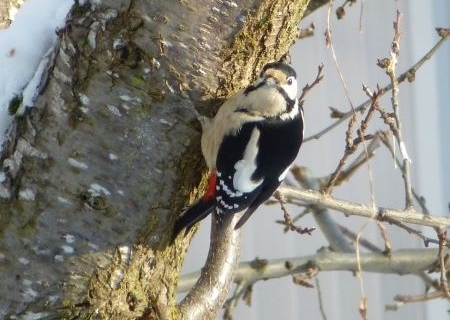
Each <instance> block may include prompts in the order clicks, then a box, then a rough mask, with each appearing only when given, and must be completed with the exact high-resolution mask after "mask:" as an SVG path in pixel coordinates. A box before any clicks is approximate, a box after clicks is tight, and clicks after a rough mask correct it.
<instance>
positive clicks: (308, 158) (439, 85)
mask: <svg viewBox="0 0 450 320" xmlns="http://www.w3.org/2000/svg"><path fill="white" fill-rule="evenodd" d="M341 4H342V1H339V2H337V5H341ZM327 9H328V8H327V6H324V7H323V8H321V9H319V10H317V11H316V12H314V13H313V14H311V15H310V16H308V17H307V18H305V19H304V20H303V21H302V22H301V27H302V28H307V27H309V25H310V24H311V23H314V25H315V31H314V33H315V34H314V36H313V37H310V38H306V39H303V40H299V41H297V43H296V45H294V47H293V48H292V51H291V58H292V63H293V65H294V67H295V69H296V70H297V73H298V74H299V88H300V89H301V88H302V87H303V86H304V85H305V84H306V83H311V82H312V81H313V80H314V78H315V75H316V73H317V67H318V65H319V64H323V65H324V75H325V79H324V81H323V82H322V83H321V84H320V85H319V86H317V87H315V88H314V89H313V91H312V92H310V94H309V95H308V96H307V98H306V102H305V104H304V111H305V120H306V130H305V136H306V137H308V136H310V135H311V134H314V133H317V132H318V131H319V130H321V129H322V128H324V127H326V126H327V125H329V124H330V123H332V122H333V120H332V119H330V116H329V115H330V111H329V107H334V108H337V109H339V110H341V111H348V110H350V104H349V102H348V98H347V97H346V94H345V91H344V89H343V86H342V84H341V82H340V80H339V76H338V73H337V70H336V67H335V64H334V62H333V59H332V54H331V51H330V49H329V48H327V47H326V45H325V37H324V32H325V30H326V28H327ZM397 9H398V10H400V12H401V14H402V19H401V25H400V28H401V41H400V59H399V64H398V67H397V74H398V75H399V74H401V73H402V72H404V71H406V70H407V69H408V68H409V67H411V66H412V65H413V64H414V63H415V62H417V61H418V60H419V59H420V58H422V57H423V55H424V54H425V53H426V52H427V51H428V50H429V49H430V48H431V47H432V46H433V45H434V44H435V43H436V42H437V41H438V40H439V37H438V36H437V34H436V31H435V30H434V28H435V27H450V2H449V1H448V0H434V1H419V0H412V1H393V0H378V1H362V0H359V1H357V2H356V3H355V4H354V5H352V6H351V7H349V6H346V7H345V11H346V14H345V17H344V18H343V19H342V20H337V18H336V14H335V10H336V6H335V7H334V8H333V9H332V13H331V29H332V37H333V45H334V47H335V51H336V55H337V60H338V63H339V64H340V67H341V70H342V74H343V76H344V78H345V82H346V85H347V88H348V91H349V96H350V99H351V101H352V103H353V105H354V106H357V105H359V104H360V103H362V102H363V101H365V100H367V97H366V95H365V93H364V92H363V91H362V84H366V85H367V86H369V87H370V88H371V89H372V90H374V89H375V88H376V85H377V84H379V85H380V86H381V87H383V86H385V85H386V84H388V83H389V78H388V77H387V75H386V74H385V72H384V70H382V69H380V68H379V67H377V66H376V61H377V59H381V58H384V57H388V56H389V50H390V44H391V41H392V37H393V32H394V31H393V21H394V20H395V17H396V10H397ZM449 84H450V43H449V42H448V41H447V43H445V44H444V46H443V47H442V48H441V49H440V50H439V51H438V52H437V54H436V55H434V56H433V57H432V59H431V60H430V61H428V62H426V64H425V65H424V66H423V67H422V68H421V69H420V70H419V71H418V72H417V74H416V80H415V81H414V82H413V83H406V82H405V83H403V84H401V85H400V93H399V102H400V115H401V120H402V124H403V134H404V139H405V142H406V147H407V150H408V153H409V156H410V157H411V158H412V164H411V174H412V182H413V187H414V188H415V189H416V190H417V191H418V193H419V194H421V195H422V196H424V197H425V199H426V202H427V205H428V208H429V210H430V211H431V212H432V213H434V214H440V215H448V211H449V210H448V202H449V199H450V197H449V195H450V172H449V170H448V167H449V164H450V163H449V161H450V160H449V159H450V143H449V142H450V141H449V140H450V139H449V138H450V126H449V125H448V122H449V120H450V109H449V102H448V101H450V90H449V89H450V85H449ZM389 98H390V95H389V94H388V95H386V96H385V97H384V98H383V99H382V105H383V106H384V107H386V108H387V109H388V110H391V104H390V101H389ZM377 127H383V124H382V121H381V120H380V119H378V116H377V119H374V120H373V121H372V126H371V128H370V130H372V131H374V130H376V129H377ZM346 128H347V122H345V123H344V124H341V125H340V126H339V127H338V128H336V129H335V130H333V131H331V132H329V133H328V134H326V135H325V136H323V137H322V138H320V139H319V140H312V141H309V142H307V143H305V144H304V145H303V147H302V150H301V151H300V154H299V157H298V159H297V164H298V165H301V166H306V167H308V168H309V169H310V170H311V172H312V175H313V176H317V177H322V176H325V175H328V174H330V173H331V172H332V171H333V170H334V169H335V167H336V165H337V163H338V161H339V159H340V158H341V156H342V155H343V152H344V146H345V143H344V135H345V131H346ZM370 130H369V131H370ZM370 168H371V172H372V180H373V191H374V197H375V201H376V204H377V205H379V206H386V207H393V208H400V209H402V208H403V207H404V201H405V200H404V189H403V181H402V178H401V173H400V172H399V170H398V168H396V167H395V165H394V162H393V160H392V157H391V156H390V154H389V152H388V151H387V150H386V149H385V148H383V147H381V148H380V149H379V150H378V151H377V155H376V156H375V157H374V158H373V159H372V160H371V161H370ZM288 179H289V178H288ZM333 195H334V196H336V197H338V198H342V199H347V200H351V201H354V202H361V203H364V204H370V199H371V192H370V184H369V171H368V169H367V166H363V167H362V168H361V169H360V170H359V171H358V172H357V174H355V175H354V176H353V177H352V178H351V180H350V181H349V182H347V183H346V184H344V185H343V186H341V187H338V188H335V189H334V191H333ZM289 211H290V213H291V215H297V214H298V213H299V212H301V211H302V208H295V207H289ZM335 217H336V219H337V220H338V221H339V222H340V223H341V224H342V225H344V226H346V227H347V228H350V229H352V230H353V231H355V232H358V231H359V230H361V228H363V226H364V228H363V229H362V235H363V237H365V238H367V239H369V240H370V241H372V242H373V243H375V244H377V245H379V246H380V247H382V248H383V240H382V239H381V237H380V232H379V230H378V228H377V226H376V224H375V223H374V222H369V223H368V224H367V225H366V222H367V220H366V219H362V218H357V217H349V218H345V217H344V216H343V215H342V214H340V213H337V212H336V213H335ZM281 218H282V212H281V209H280V206H279V205H272V206H265V207H263V208H260V209H259V210H258V211H257V213H256V214H254V215H253V217H252V218H251V219H250V220H249V222H248V223H247V224H246V225H245V226H244V227H243V239H242V249H241V260H242V261H248V260H253V259H255V257H259V258H264V259H276V258H283V257H295V256H305V255H309V254H314V253H315V252H317V250H319V249H320V248H321V247H326V246H328V244H327V242H326V240H325V238H324V237H323V235H322V234H321V232H320V230H316V231H315V232H313V234H312V235H311V236H309V235H299V234H295V233H292V232H290V233H287V234H284V233H283V227H282V226H281V225H279V224H275V223H274V221H275V220H278V219H281ZM299 223H300V224H301V226H303V227H316V224H315V222H314V220H313V218H312V217H311V216H306V217H305V218H303V219H302V220H300V221H299ZM209 224H210V221H209V219H208V220H206V221H204V222H202V225H201V228H200V230H199V232H198V233H197V234H196V235H195V237H194V239H193V242H192V245H191V247H190V249H189V252H188V255H187V260H186V262H185V265H184V270H183V274H184V273H188V272H192V271H196V270H199V269H200V268H201V267H202V266H203V264H204V260H205V258H206V255H207V250H208V246H209V230H210V228H209ZM424 232H426V233H428V234H429V235H430V236H431V237H436V234H435V232H433V230H430V229H424ZM388 235H389V237H390V240H391V243H392V246H393V249H400V248H411V247H415V248H422V247H423V242H422V241H420V240H419V239H418V238H417V237H415V236H413V235H409V234H407V233H406V232H405V231H403V230H401V229H399V228H395V227H389V226H388ZM318 278H319V281H320V287H321V292H322V299H323V303H324V311H325V313H326V315H327V318H328V319H333V320H344V319H345V320H353V319H361V317H360V316H359V313H358V304H359V301H360V298H361V296H362V294H361V284H360V281H359V280H358V279H357V278H356V277H354V275H353V274H352V273H351V272H322V273H320V274H319V276H318ZM362 278H363V284H364V292H365V295H366V297H367V299H368V319H386V320H391V319H392V320H393V319H396V320H403V319H408V320H419V319H425V320H431V319H433V320H441V319H442V320H444V319H449V314H448V311H447V310H448V309H449V308H450V304H449V303H448V302H447V301H443V300H440V301H432V302H428V303H417V304H408V305H404V306H402V307H400V308H399V309H398V311H395V312H393V311H385V306H386V305H388V304H393V297H394V296H395V295H397V294H402V295H418V294H422V293H424V285H423V283H422V282H421V281H420V279H418V278H417V277H414V276H402V277H401V276H398V275H377V274H370V273H367V272H364V273H363V275H362ZM312 283H313V284H314V281H312ZM252 298H253V299H252V306H251V307H248V306H246V305H245V304H244V302H240V303H239V305H238V307H237V309H236V310H235V313H234V319H238V320H240V319H248V320H253V319H259V320H263V319H302V320H303V319H323V318H322V316H321V315H320V311H319V302H318V292H317V290H316V289H315V288H305V287H301V286H297V285H295V284H293V282H292V278H291V277H286V278H283V279H272V280H269V281H264V282H258V283H256V284H255V286H254V287H253V297H252ZM221 317H222V316H220V317H219V318H218V319H220V318H221Z"/></svg>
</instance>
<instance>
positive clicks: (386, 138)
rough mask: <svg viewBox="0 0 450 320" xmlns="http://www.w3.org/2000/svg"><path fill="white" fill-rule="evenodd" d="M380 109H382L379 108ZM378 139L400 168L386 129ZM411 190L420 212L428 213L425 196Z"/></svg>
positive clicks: (401, 164) (400, 165) (400, 163)
mask: <svg viewBox="0 0 450 320" xmlns="http://www.w3.org/2000/svg"><path fill="white" fill-rule="evenodd" d="M381 110H382V109H381ZM379 137H380V140H381V142H383V144H384V145H385V146H386V147H387V149H388V150H389V152H390V153H391V155H392V158H393V159H394V161H395V163H396V165H397V166H398V167H399V168H400V169H401V170H403V169H402V167H403V163H402V162H400V160H399V159H398V158H397V157H396V156H395V152H394V147H393V145H392V143H391V139H389V134H388V133H387V132H386V131H381V132H380V134H379ZM411 192H412V194H413V196H414V198H415V199H416V201H417V202H418V203H419V205H420V208H421V209H422V212H423V213H424V214H430V211H429V210H428V208H427V205H426V203H425V198H424V197H423V196H421V195H419V194H418V193H417V192H416V191H415V190H414V188H412V189H411Z"/></svg>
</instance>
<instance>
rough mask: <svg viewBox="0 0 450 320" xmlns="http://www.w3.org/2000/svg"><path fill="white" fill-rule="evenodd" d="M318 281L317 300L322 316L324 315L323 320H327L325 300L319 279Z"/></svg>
mask: <svg viewBox="0 0 450 320" xmlns="http://www.w3.org/2000/svg"><path fill="white" fill-rule="evenodd" d="M315 280H316V281H315V282H316V290H317V299H318V300H319V310H320V314H321V315H322V319H323V320H327V314H326V313H325V308H324V304H323V298H322V290H321V289H320V281H319V279H318V278H316V279H315Z"/></svg>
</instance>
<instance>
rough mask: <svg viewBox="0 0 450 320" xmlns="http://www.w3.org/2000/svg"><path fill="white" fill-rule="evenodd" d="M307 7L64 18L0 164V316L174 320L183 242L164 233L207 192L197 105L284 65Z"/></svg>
mask: <svg viewBox="0 0 450 320" xmlns="http://www.w3.org/2000/svg"><path fill="white" fill-rule="evenodd" d="M306 2H307V1H302V0H298V1H288V0H285V1H272V0H266V1H261V0H259V1H258V0H247V1H241V2H239V3H237V2H236V3H234V2H232V1H219V0H217V1H214V0H209V1H207V0H196V1H175V0H173V1H157V0H120V1H118V0H114V1H113V0H105V1H101V2H99V1H95V3H96V4H95V5H91V4H87V5H86V6H83V7H75V8H74V9H73V11H72V17H71V18H70V21H69V23H68V25H67V27H66V28H65V30H61V32H60V40H59V46H58V48H57V51H56V59H55V66H54V69H53V71H52V72H51V74H50V77H49V79H48V80H47V83H46V86H45V88H44V90H43V92H42V94H41V95H40V96H39V98H38V101H37V104H36V107H35V108H33V109H30V110H28V111H27V112H26V113H25V115H24V116H20V117H17V118H16V120H15V122H14V124H13V127H12V129H11V132H10V138H9V139H8V141H7V143H6V145H5V146H4V150H3V154H2V164H3V167H2V170H3V171H4V173H5V179H4V180H3V181H2V184H1V186H0V196H1V197H2V200H3V201H2V203H1V204H0V231H1V232H0V270H1V271H0V272H1V274H2V276H1V278H2V279H1V283H0V317H2V318H3V317H6V318H8V317H11V316H16V315H23V314H26V313H28V314H33V313H34V314H36V313H38V314H39V315H41V316H45V315H51V316H52V317H55V318H61V317H65V318H81V319H97V318H98V319H136V318H146V319H176V318H177V317H178V312H179V311H178V309H177V308H176V305H175V298H174V297H175V289H176V283H177V277H178V273H179V270H180V267H181V265H182V262H183V257H184V253H185V251H186V249H187V246H188V244H189V238H186V239H182V240H181V239H178V240H177V241H175V243H174V244H173V245H171V244H170V239H171V236H172V235H171V230H172V226H173V223H174V221H175V219H176V217H177V215H178V213H179V212H180V210H181V209H182V208H183V207H184V206H185V205H187V204H188V203H189V202H190V201H192V200H193V199H194V198H196V197H197V196H198V193H199V191H198V190H201V189H202V185H203V184H204V181H203V180H204V179H202V172H204V164H203V160H202V157H201V154H200V146H199V137H200V126H199V124H198V122H197V119H196V111H195V107H197V108H200V109H199V110H201V111H205V110H213V109H214V106H216V105H217V103H216V98H217V96H226V95H228V94H229V93H231V92H233V91H235V90H237V89H238V88H241V87H243V86H244V85H246V84H247V83H248V82H249V80H250V79H251V78H252V77H254V76H255V72H256V71H257V70H258V69H259V68H260V67H261V66H262V65H263V64H264V63H266V62H267V61H269V60H274V59H278V58H279V57H280V56H281V55H282V54H284V53H286V51H287V50H288V49H289V47H290V45H291V44H292V43H293V41H294V39H295V35H296V32H297V25H298V21H299V19H300V17H301V14H302V12H303V10H304V8H305V5H306V4H305V3H306ZM209 113H212V112H211V111H209ZM198 186H199V187H198ZM197 187H198V188H197ZM61 307H63V308H61Z"/></svg>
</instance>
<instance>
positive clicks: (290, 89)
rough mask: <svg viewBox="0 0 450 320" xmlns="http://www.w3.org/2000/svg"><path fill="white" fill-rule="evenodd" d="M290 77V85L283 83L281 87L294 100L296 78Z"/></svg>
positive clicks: (295, 95)
mask: <svg viewBox="0 0 450 320" xmlns="http://www.w3.org/2000/svg"><path fill="white" fill-rule="evenodd" d="M291 79H292V83H291V84H290V85H289V84H284V85H282V86H281V88H283V90H284V91H285V92H286V93H287V95H288V97H289V98H290V99H291V100H294V99H295V98H296V97H297V80H296V79H295V78H293V77H292V78H291Z"/></svg>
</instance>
